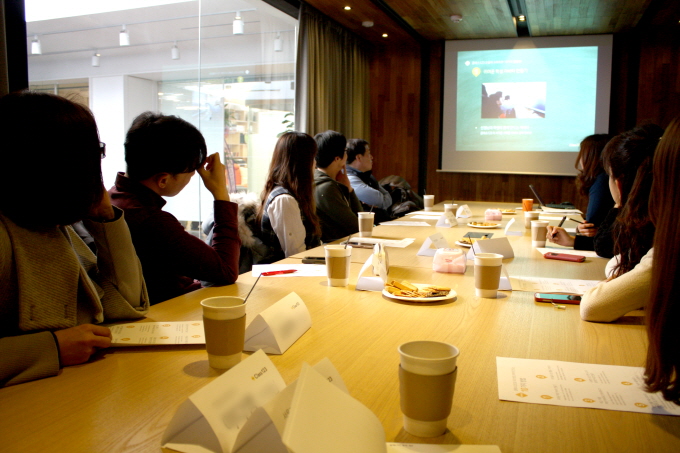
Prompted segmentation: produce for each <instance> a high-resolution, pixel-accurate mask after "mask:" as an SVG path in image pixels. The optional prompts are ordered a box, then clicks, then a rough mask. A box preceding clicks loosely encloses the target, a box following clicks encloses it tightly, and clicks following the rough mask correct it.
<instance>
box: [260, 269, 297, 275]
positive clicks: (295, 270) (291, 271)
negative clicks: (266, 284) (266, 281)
mask: <svg viewBox="0 0 680 453" xmlns="http://www.w3.org/2000/svg"><path fill="white" fill-rule="evenodd" d="M293 272H297V269H286V270H285V271H271V272H262V274H260V275H264V276H265V277H268V276H270V275H281V274H292V273H293Z"/></svg>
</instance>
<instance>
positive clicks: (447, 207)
mask: <svg viewBox="0 0 680 453" xmlns="http://www.w3.org/2000/svg"><path fill="white" fill-rule="evenodd" d="M457 209H458V205H457V204H455V203H444V212H451V213H453V215H454V216H455V215H456V210H457Z"/></svg>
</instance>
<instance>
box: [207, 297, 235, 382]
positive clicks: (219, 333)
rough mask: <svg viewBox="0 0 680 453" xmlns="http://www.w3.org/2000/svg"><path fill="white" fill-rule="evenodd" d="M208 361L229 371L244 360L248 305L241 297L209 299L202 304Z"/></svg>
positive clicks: (213, 365)
mask: <svg viewBox="0 0 680 453" xmlns="http://www.w3.org/2000/svg"><path fill="white" fill-rule="evenodd" d="M201 305H202V306H203V328H204V330H205V348H206V350H207V351H208V362H209V363H210V366H211V367H213V368H218V369H222V370H228V369H229V368H231V367H233V366H235V365H237V364H238V363H239V362H240V361H241V353H242V351H243V346H244V343H245V332H246V304H245V303H244V300H243V298H241V297H228V296H220V297H210V298H208V299H204V300H202V301H201Z"/></svg>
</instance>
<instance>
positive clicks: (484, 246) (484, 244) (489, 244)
mask: <svg viewBox="0 0 680 453" xmlns="http://www.w3.org/2000/svg"><path fill="white" fill-rule="evenodd" d="M472 247H474V249H475V253H498V254H499V255H503V259H508V258H514V257H515V252H514V251H513V250H512V246H511V245H510V241H508V238H493V239H486V240H484V241H475V243H474V244H472Z"/></svg>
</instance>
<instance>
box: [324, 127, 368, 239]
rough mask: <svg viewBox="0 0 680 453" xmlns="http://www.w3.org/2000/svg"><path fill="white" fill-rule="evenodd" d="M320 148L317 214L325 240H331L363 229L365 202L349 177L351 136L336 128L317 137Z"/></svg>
mask: <svg viewBox="0 0 680 453" xmlns="http://www.w3.org/2000/svg"><path fill="white" fill-rule="evenodd" d="M314 139H315V140H316V144H317V146H318V148H319V150H318V152H317V154H316V170H315V172H314V183H315V185H316V188H315V190H314V199H315V201H316V214H317V215H318V216H319V220H320V221H321V240H322V241H323V242H331V241H334V240H336V239H340V238H343V237H345V236H349V235H350V234H354V233H357V232H358V231H359V219H358V216H357V213H358V212H360V211H362V207H361V202H360V201H359V199H358V198H357V196H356V194H355V193H354V189H352V185H351V184H350V182H349V179H348V178H347V173H346V169H345V163H346V161H347V152H346V150H345V146H346V144H347V139H346V138H345V136H344V135H342V134H341V133H339V132H335V131H326V132H322V133H320V134H316V136H315V137H314Z"/></svg>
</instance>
